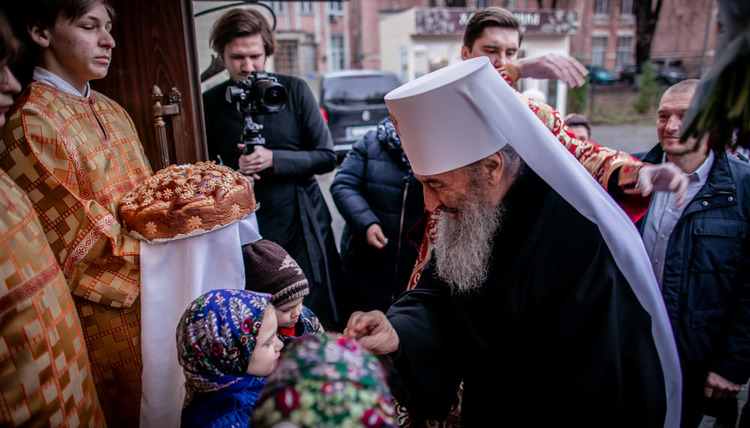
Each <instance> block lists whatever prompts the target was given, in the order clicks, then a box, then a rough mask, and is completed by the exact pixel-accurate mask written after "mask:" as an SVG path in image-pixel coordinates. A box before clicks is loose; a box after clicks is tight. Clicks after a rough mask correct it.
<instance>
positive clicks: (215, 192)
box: [119, 162, 256, 242]
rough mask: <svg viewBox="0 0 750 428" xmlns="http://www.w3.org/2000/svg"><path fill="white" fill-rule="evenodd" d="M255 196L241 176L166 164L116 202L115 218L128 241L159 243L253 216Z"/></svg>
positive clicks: (206, 166) (208, 166)
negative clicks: (118, 202) (116, 213)
mask: <svg viewBox="0 0 750 428" xmlns="http://www.w3.org/2000/svg"><path fill="white" fill-rule="evenodd" d="M255 208H256V204H255V193H254V192H253V188H252V185H251V183H250V180H248V179H247V178H246V177H245V176H243V175H242V174H240V173H238V172H236V171H234V170H232V169H231V168H227V167H225V166H221V165H216V164H215V163H213V162H198V163H195V164H187V165H170V166H169V167H167V168H164V169H162V170H160V171H159V172H157V173H156V174H154V175H153V176H152V177H150V178H149V179H148V180H146V181H144V182H143V183H141V185H140V186H138V187H137V188H135V189H133V190H132V191H131V192H130V193H128V194H127V195H125V197H123V199H122V201H121V202H120V207H119V211H120V219H121V220H122V224H123V227H124V229H125V231H126V233H127V234H128V235H130V236H132V237H133V238H136V239H140V240H146V241H154V242H162V241H169V240H173V239H181V238H187V237H190V236H195V235H200V234H202V233H206V232H210V231H212V230H214V229H218V228H220V227H224V226H226V225H228V224H230V223H233V222H235V221H237V220H240V219H242V218H244V217H245V216H247V215H249V214H251V213H252V212H253V211H255Z"/></svg>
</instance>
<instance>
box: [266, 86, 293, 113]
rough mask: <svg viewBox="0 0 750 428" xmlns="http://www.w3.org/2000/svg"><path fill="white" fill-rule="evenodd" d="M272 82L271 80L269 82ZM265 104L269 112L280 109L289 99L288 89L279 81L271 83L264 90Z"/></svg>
mask: <svg viewBox="0 0 750 428" xmlns="http://www.w3.org/2000/svg"><path fill="white" fill-rule="evenodd" d="M268 83H271V82H268ZM261 99H262V102H263V106H264V107H265V108H266V109H267V110H268V111H269V112H275V111H279V110H281V109H282V108H284V105H285V104H286V100H287V94H286V89H284V87H283V86H281V85H279V84H278V83H271V84H270V85H268V86H266V87H265V88H264V90H263V96H262V98H261Z"/></svg>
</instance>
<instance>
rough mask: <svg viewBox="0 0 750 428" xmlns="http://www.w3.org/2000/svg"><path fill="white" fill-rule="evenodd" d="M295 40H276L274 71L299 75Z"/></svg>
mask: <svg viewBox="0 0 750 428" xmlns="http://www.w3.org/2000/svg"><path fill="white" fill-rule="evenodd" d="M297 57H298V55H297V41H296V40H277V41H276V54H275V55H274V63H273V64H274V70H275V71H276V73H281V74H290V75H292V76H299V74H300V73H299V64H298V62H297Z"/></svg>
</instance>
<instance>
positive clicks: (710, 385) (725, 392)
mask: <svg viewBox="0 0 750 428" xmlns="http://www.w3.org/2000/svg"><path fill="white" fill-rule="evenodd" d="M740 388H741V385H740V384H739V383H734V382H732V381H731V380H728V379H726V378H724V377H722V376H721V375H719V374H717V373H715V372H708V379H706V388H705V389H704V390H703V394H704V395H705V396H706V397H707V398H725V397H734V396H735V395H737V393H738V392H740Z"/></svg>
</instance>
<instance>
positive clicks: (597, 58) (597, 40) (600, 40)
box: [591, 37, 607, 67]
mask: <svg viewBox="0 0 750 428" xmlns="http://www.w3.org/2000/svg"><path fill="white" fill-rule="evenodd" d="M606 53H607V38H606V37H594V38H593V39H592V40H591V65H598V66H600V67H604V56H605V54H606Z"/></svg>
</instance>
